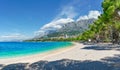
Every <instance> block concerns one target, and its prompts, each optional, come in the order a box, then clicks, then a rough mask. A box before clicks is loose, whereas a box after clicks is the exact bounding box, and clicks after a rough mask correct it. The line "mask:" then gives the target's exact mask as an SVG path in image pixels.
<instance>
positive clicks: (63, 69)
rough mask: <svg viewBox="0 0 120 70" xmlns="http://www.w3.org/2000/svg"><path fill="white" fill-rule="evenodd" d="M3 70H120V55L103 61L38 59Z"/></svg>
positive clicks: (11, 65) (5, 67) (12, 65)
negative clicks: (50, 60)
mask: <svg viewBox="0 0 120 70" xmlns="http://www.w3.org/2000/svg"><path fill="white" fill-rule="evenodd" d="M2 70H120V55H115V57H106V58H103V59H102V61H90V60H86V61H78V60H70V59H62V60H57V61H52V62H48V61H38V62H35V63H33V64H29V65H28V63H17V64H10V65H7V66H4V67H3V69H2Z"/></svg>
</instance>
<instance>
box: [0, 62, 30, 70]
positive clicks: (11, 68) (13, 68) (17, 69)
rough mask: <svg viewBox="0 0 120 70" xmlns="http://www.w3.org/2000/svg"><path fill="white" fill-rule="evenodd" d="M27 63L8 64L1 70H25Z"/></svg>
mask: <svg viewBox="0 0 120 70" xmlns="http://www.w3.org/2000/svg"><path fill="white" fill-rule="evenodd" d="M27 64H28V63H17V64H10V65H7V66H5V67H3V69H2V70H27V69H26V67H27Z"/></svg>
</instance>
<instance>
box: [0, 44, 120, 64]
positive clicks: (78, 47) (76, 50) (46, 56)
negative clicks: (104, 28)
mask: <svg viewBox="0 0 120 70" xmlns="http://www.w3.org/2000/svg"><path fill="white" fill-rule="evenodd" d="M74 44H75V45H74V46H73V47H68V48H63V49H59V50H55V51H50V52H46V53H42V54H35V55H29V56H24V57H16V58H8V59H0V64H4V65H7V64H13V63H34V62H37V61H40V60H47V61H55V60H60V59H73V60H100V59H102V58H105V57H112V56H114V55H115V54H120V53H119V51H116V50H87V49H82V48H84V47H85V45H83V44H79V43H74Z"/></svg>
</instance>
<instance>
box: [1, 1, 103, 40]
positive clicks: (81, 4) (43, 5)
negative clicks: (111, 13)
mask: <svg viewBox="0 0 120 70" xmlns="http://www.w3.org/2000/svg"><path fill="white" fill-rule="evenodd" d="M101 2H102V0H0V41H4V40H12V39H22V38H24V39H25V38H28V37H29V38H30V37H34V36H35V34H36V33H39V32H40V31H42V30H43V29H44V28H45V27H46V26H45V25H46V24H52V23H53V22H54V23H57V22H58V20H59V22H62V21H66V20H67V21H72V20H73V21H76V20H77V19H78V18H80V17H81V16H85V15H89V13H90V11H99V12H101V11H102V8H101Z"/></svg>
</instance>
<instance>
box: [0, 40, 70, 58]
mask: <svg viewBox="0 0 120 70" xmlns="http://www.w3.org/2000/svg"><path fill="white" fill-rule="evenodd" d="M71 45H72V43H70V42H0V58H8V57H9V58H10V57H18V56H25V55H31V54H37V53H43V52H46V51H50V50H56V49H59V48H64V47H69V46H71Z"/></svg>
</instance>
